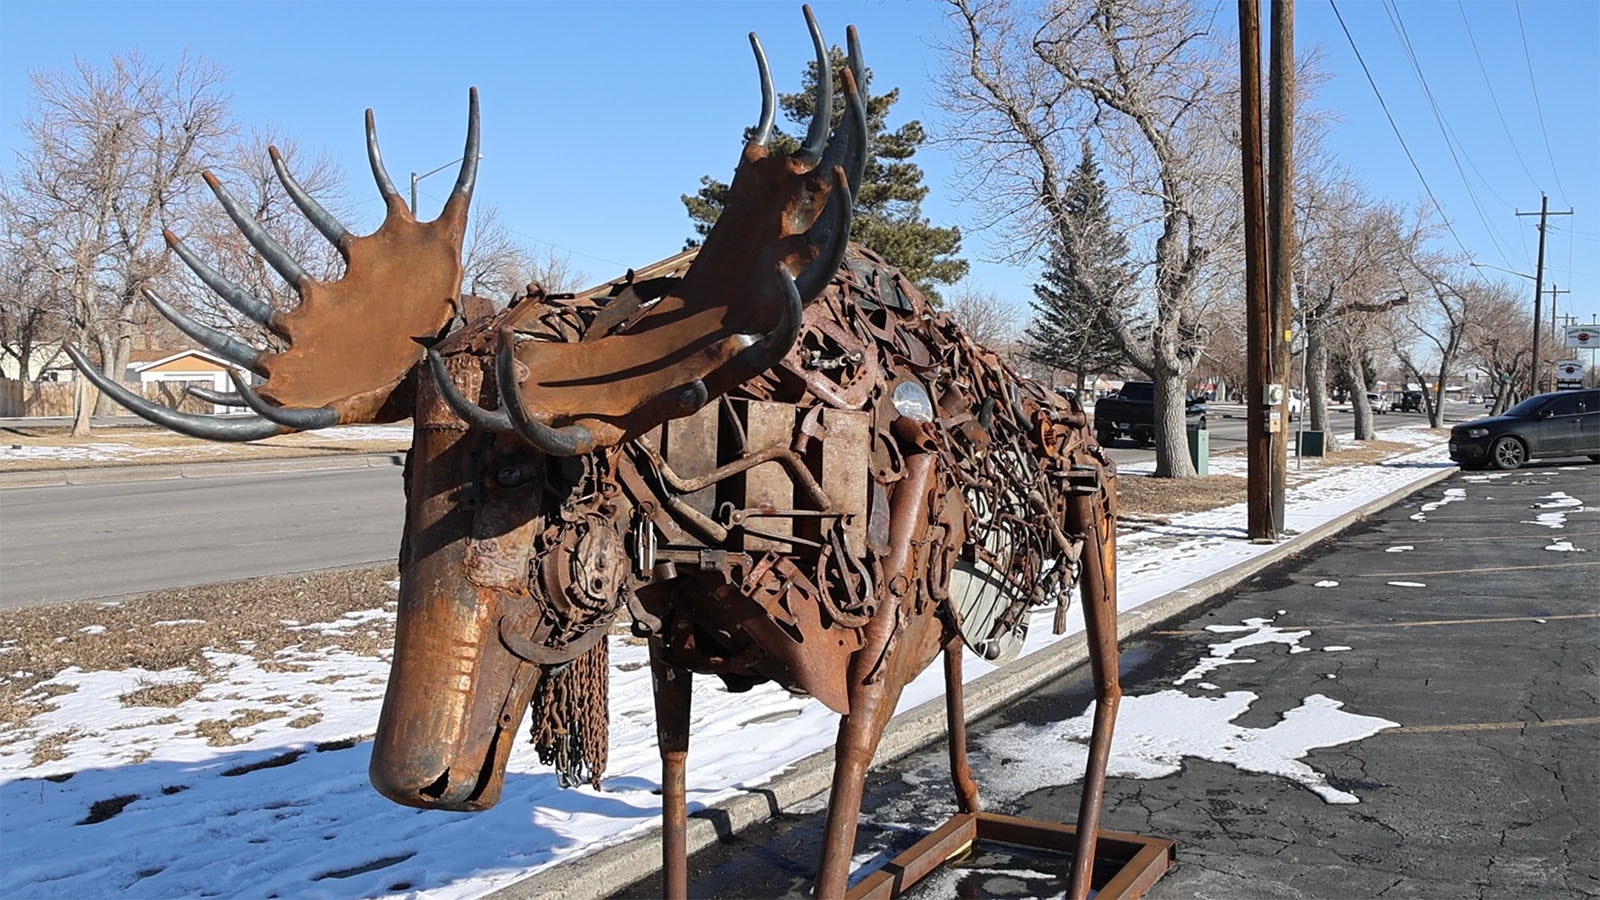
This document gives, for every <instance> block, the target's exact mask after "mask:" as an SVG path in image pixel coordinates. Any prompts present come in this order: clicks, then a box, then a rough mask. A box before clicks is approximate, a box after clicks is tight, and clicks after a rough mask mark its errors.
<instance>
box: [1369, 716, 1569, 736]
mask: <svg viewBox="0 0 1600 900" xmlns="http://www.w3.org/2000/svg"><path fill="white" fill-rule="evenodd" d="M1569 725H1600V716H1578V717H1576V718H1572V719H1545V720H1543V721H1538V720H1535V721H1531V722H1462V723H1460V724H1457V725H1401V726H1399V727H1398V728H1385V729H1384V730H1383V731H1381V732H1379V733H1380V734H1448V733H1450V732H1455V731H1461V732H1467V731H1526V730H1528V729H1529V728H1564V727H1567V726H1569Z"/></svg>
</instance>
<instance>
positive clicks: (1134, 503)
mask: <svg viewBox="0 0 1600 900" xmlns="http://www.w3.org/2000/svg"><path fill="white" fill-rule="evenodd" d="M1244 499H1245V480H1244V479H1243V478H1240V477H1239V476H1237V475H1204V476H1201V477H1199V478H1151V477H1149V476H1144V475H1133V476H1130V475H1122V476H1119V477H1118V478H1117V513H1118V515H1119V516H1121V517H1123V518H1127V519H1130V520H1131V519H1150V518H1159V517H1163V516H1169V515H1175V514H1177V513H1186V512H1199V511H1200V510H1203V509H1216V508H1217V507H1219V506H1228V505H1230V504H1233V503H1240V502H1243V500H1244Z"/></svg>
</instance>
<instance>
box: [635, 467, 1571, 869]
mask: <svg viewBox="0 0 1600 900" xmlns="http://www.w3.org/2000/svg"><path fill="white" fill-rule="evenodd" d="M1597 598H1600V466H1596V465H1583V464H1575V465H1574V464H1568V465H1561V466H1538V467H1531V468H1528V469H1525V470H1521V471H1517V472H1511V473H1462V474H1458V475H1456V476H1454V477H1452V478H1450V479H1447V480H1445V481H1443V482H1440V483H1438V484H1436V485H1434V486H1432V487H1429V488H1426V489H1424V490H1422V491H1419V492H1418V493H1416V494H1413V495H1411V496H1410V497H1408V498H1407V499H1406V500H1404V501H1403V502H1401V503H1400V504H1398V505H1396V506H1393V507H1391V508H1389V509H1387V510H1384V511H1382V512H1380V513H1377V514H1375V515H1374V516H1372V517H1371V518H1369V519H1367V520H1366V521H1364V522H1362V523H1360V524H1358V525H1356V526H1354V527H1352V528H1350V529H1348V530H1346V531H1345V532H1343V533H1342V534H1340V535H1338V536H1337V537H1335V538H1331V539H1329V540H1326V541H1324V542H1322V543H1320V544H1318V545H1315V546H1313V547H1312V548H1310V549H1308V550H1307V551H1306V552H1304V553H1302V554H1300V555H1298V556H1295V557H1293V558H1291V559H1289V560H1287V561H1286V562H1284V563H1282V564H1280V565H1278V566H1275V567H1273V568H1271V569H1268V570H1266V571H1264V572H1262V573H1261V574H1260V575H1258V576H1257V577H1256V578H1254V579H1252V580H1251V581H1248V582H1246V583H1245V584H1243V585H1241V586H1239V587H1238V588H1235V589H1233V590H1231V591H1229V592H1227V593H1224V594H1222V595H1219V596H1218V597H1216V598H1214V599H1213V600H1212V601H1211V602H1209V603H1207V604H1205V605H1203V606H1201V607H1198V608H1196V609H1194V610H1191V611H1190V612H1188V613H1185V614H1184V615H1182V616H1180V617H1179V618H1177V619H1174V620H1172V621H1170V622H1168V623H1164V624H1163V625H1162V626H1159V627H1158V628H1157V629H1155V630H1154V631H1151V632H1147V633H1145V634H1144V635H1142V636H1141V637H1139V638H1137V639H1135V640H1133V641H1128V642H1125V645H1124V648H1123V659H1122V670H1123V689H1124V694H1125V697H1127V698H1134V697H1140V696H1145V695H1153V694H1157V693H1160V692H1170V691H1181V692H1183V693H1184V694H1186V695H1189V696H1190V697H1194V698H1207V697H1210V698H1217V697H1222V696H1224V695H1232V694H1234V693H1235V692H1248V693H1249V694H1252V695H1254V698H1253V699H1252V700H1251V701H1250V704H1249V706H1248V709H1247V710H1246V711H1245V712H1243V713H1242V714H1240V715H1237V716H1235V717H1234V718H1233V719H1232V722H1231V724H1232V725H1233V726H1236V727H1238V728H1241V729H1245V733H1246V734H1247V735H1264V734H1266V733H1267V732H1268V731H1269V730H1271V731H1273V732H1274V733H1276V734H1278V735H1279V736H1280V737H1281V736H1283V735H1286V734H1287V735H1292V734H1293V729H1294V728H1298V727H1300V726H1298V725H1297V724H1296V723H1295V722H1286V721H1285V719H1284V717H1285V714H1287V713H1289V712H1290V711H1294V710H1298V709H1300V708H1302V707H1304V706H1305V705H1307V698H1308V697H1312V696H1314V695H1321V696H1323V697H1326V698H1329V699H1331V700H1332V701H1335V702H1337V703H1338V704H1340V705H1341V707H1340V710H1339V711H1338V713H1335V715H1342V714H1350V715H1352V716H1366V717H1377V718H1379V719H1383V720H1388V721H1390V722H1393V723H1397V726H1394V727H1386V728H1383V729H1382V730H1378V731H1377V733H1376V734H1371V735H1370V736H1367V737H1364V738H1361V739H1357V740H1351V741H1347V742H1344V743H1337V744H1333V745H1331V746H1313V748H1312V749H1311V750H1309V751H1308V752H1305V753H1304V755H1303V756H1301V757H1300V758H1299V762H1300V763H1302V764H1304V766H1308V767H1309V769H1310V770H1312V772H1313V773H1314V775H1315V776H1317V777H1320V779H1322V784H1323V786H1324V787H1326V788H1327V789H1331V790H1332V791H1335V792H1343V793H1345V794H1348V795H1353V796H1354V797H1355V798H1356V800H1357V801H1358V802H1355V803H1330V802H1327V801H1325V800H1324V799H1323V798H1322V796H1319V794H1318V793H1316V792H1314V791H1313V790H1311V789H1309V788H1308V786H1307V785H1306V784H1304V783H1302V782H1300V781H1296V780H1291V779H1290V778H1288V777H1284V776H1283V775H1281V774H1268V773H1266V772H1260V771H1244V770H1243V769H1241V768H1238V767H1236V766H1234V765H1230V764H1226V763H1223V762H1218V761H1215V760H1213V759H1206V758H1201V756H1197V755H1188V754H1185V755H1182V756H1181V760H1180V761H1179V762H1178V765H1177V766H1176V771H1175V772H1174V773H1172V774H1166V775H1162V776H1160V777H1138V778H1136V777H1126V776H1115V777H1112V778H1110V779H1109V780H1108V782H1107V787H1106V812H1105V819H1104V822H1103V827H1104V828H1107V829H1110V830H1115V831H1123V832H1133V833H1137V834H1144V835H1152V836H1159V837H1165V838H1168V839H1171V840H1173V841H1175V842H1176V846H1177V857H1178V862H1177V864H1176V866H1175V867H1174V868H1173V869H1171V870H1170V871H1169V872H1168V873H1167V874H1166V875H1165V876H1164V877H1163V878H1162V879H1161V880H1160V881H1159V882H1157V883H1156V885H1155V887H1154V888H1153V889H1152V890H1151V892H1150V893H1149V894H1148V896H1150V897H1152V898H1156V900H1161V898H1357V897H1384V898H1423V897H1426V898H1452V900H1454V898H1564V897H1600V602H1597ZM1251 620H1261V622H1260V623H1258V625H1257V627H1258V628H1262V629H1266V630H1265V631H1263V632H1262V633H1268V632H1270V633H1273V634H1282V633H1287V632H1295V633H1297V632H1306V634H1304V635H1302V636H1298V637H1295V636H1292V635H1291V638H1292V639H1282V640H1272V641H1264V642H1261V643H1256V644H1251V645H1248V646H1243V647H1241V648H1239V649H1237V650H1236V651H1235V652H1234V656H1233V659H1234V660H1235V661H1242V660H1250V662H1249V663H1248V664H1233V665H1222V666H1218V667H1216V668H1212V669H1210V670H1209V671H1207V672H1205V674H1204V675H1203V677H1200V678H1198V679H1190V680H1187V681H1185V682H1184V683H1183V684H1175V682H1177V681H1178V679H1179V678H1180V677H1181V676H1182V675H1183V674H1184V673H1186V672H1189V671H1191V670H1192V669H1193V668H1194V667H1195V665H1196V663H1198V662H1199V661H1200V660H1201V659H1202V658H1205V657H1207V656H1208V655H1210V654H1211V653H1212V652H1213V651H1212V648H1213V647H1216V646H1218V645H1220V644H1223V643H1225V642H1227V641H1229V640H1230V639H1233V638H1235V637H1237V636H1238V635H1239V634H1240V629H1239V626H1240V625H1241V623H1246V622H1249V621H1251ZM1208 629H1211V630H1208ZM1222 629H1230V630H1222ZM1305 651H1323V652H1305ZM1180 699H1182V698H1180ZM1091 700H1092V694H1091V692H1090V689H1089V684H1088V675H1087V670H1073V671H1071V672H1068V673H1066V674H1065V675H1063V676H1062V677H1061V678H1059V679H1057V680H1056V681H1055V682H1053V683H1052V684H1051V685H1049V686H1047V687H1046V688H1044V689H1042V690H1039V691H1036V692H1034V693H1033V694H1031V695H1029V696H1027V697H1025V698H1023V699H1021V700H1019V701H1017V702H1015V703H1013V704H1011V705H1010V706H1008V707H1007V708H1005V709H1004V710H1003V711H1001V712H999V713H996V714H993V715H991V716H988V717H986V718H984V719H982V720H979V721H977V722H975V723H973V725H972V726H971V741H970V743H971V745H972V747H973V768H974V771H975V775H976V777H977V780H978V783H979V785H980V787H981V788H983V790H984V799H985V808H987V809H990V810H993V811H996V812H1003V813H1009V814H1013V815H1021V816H1027V817H1033V818H1040V819H1045V820H1050V821H1071V820H1073V819H1074V818H1075V817H1076V814H1077V803H1078V795H1079V785H1078V784H1077V783H1076V779H1077V777H1078V775H1079V771H1078V770H1079V768H1080V767H1081V763H1079V762H1076V760H1077V759H1079V758H1080V756H1081V753H1079V752H1077V751H1076V750H1074V752H1067V751H1066V750H1063V749H1062V747H1063V746H1064V745H1062V744H1060V743H1059V741H1057V742H1055V743H1056V746H1051V744H1052V741H1050V740H1046V739H1043V738H1040V739H1037V740H1034V741H1032V742H1031V743H1029V742H1026V741H1025V742H1023V743H1022V744H1021V746H1023V747H1028V748H1030V749H1029V750H1024V751H1021V752H1018V751H1017V750H1015V749H1014V748H1016V747H1017V746H1019V745H1018V743H1017V742H1016V741H1012V742H1010V743H1008V744H1004V745H1003V746H1007V747H1011V748H1013V749H1011V750H1004V751H1002V750H997V749H994V748H997V747H1001V746H1002V743H1001V742H1000V741H999V740H998V737H999V736H1000V735H1002V734H1004V733H1006V730H1007V729H1013V732H1014V730H1015V729H1017V728H1019V727H1021V728H1034V729H1045V730H1043V731H1038V732H1037V733H1038V734H1040V735H1046V734H1049V731H1048V729H1050V728H1053V727H1057V726H1059V725H1060V723H1062V722H1063V720H1067V719H1070V718H1073V717H1076V716H1078V715H1080V714H1081V713H1082V712H1083V711H1084V709H1085V707H1086V706H1087V705H1088V704H1089V702H1090V701H1091ZM1124 702H1125V704H1127V703H1129V702H1130V701H1128V700H1125V701H1124ZM1129 708H1130V707H1129V706H1127V705H1125V706H1124V707H1123V709H1124V713H1123V717H1124V719H1127V718H1128V710H1129ZM1024 733H1026V734H1030V735H1031V734H1034V733H1035V732H1031V731H1030V732H1024ZM1140 743H1141V740H1140V736H1138V735H1129V734H1127V733H1126V729H1125V730H1124V731H1123V732H1119V741H1118V742H1117V749H1116V751H1115V754H1117V755H1121V754H1123V753H1125V752H1132V753H1135V754H1136V753H1137V752H1138V749H1139V748H1138V745H1139V744H1140ZM1291 743H1292V741H1291ZM1308 743H1309V744H1314V743H1315V742H1314V741H1311V742H1308ZM991 745H992V746H991ZM1130 747H1131V749H1129V748H1130ZM691 754H692V751H691ZM1202 755H1203V754H1202ZM1058 757H1066V759H1062V758H1058ZM1113 766H1114V767H1115V766H1116V762H1115V760H1114V762H1113ZM1147 774H1148V773H1147ZM948 785H949V781H948V766H947V763H946V761H945V750H944V746H943V744H942V742H940V743H936V744H934V745H932V746H930V747H927V748H924V749H923V750H920V751H917V752H915V753H912V754H911V755H909V756H907V757H905V758H903V759H901V760H898V761H895V762H893V763H890V764H888V765H886V766H883V767H881V768H879V769H878V770H876V771H875V772H874V773H873V775H872V776H871V777H870V778H869V781H868V791H867V797H866V800H865V803H864V810H865V812H864V814H863V822H862V826H861V831H860V834H859V836H858V839H857V843H856V849H857V854H858V856H857V864H858V866H866V867H877V866H879V865H881V864H882V863H883V862H884V861H886V860H888V859H890V858H892V857H893V856H894V855H895V854H896V853H898V852H900V851H901V850H903V849H905V848H906V847H909V846H910V845H911V844H912V843H914V842H915V840H916V839H917V838H918V837H920V836H921V834H922V833H924V832H926V831H927V830H929V829H931V828H934V827H936V826H937V825H938V824H940V823H941V822H942V821H943V819H944V817H945V816H947V815H949V813H950V812H952V811H953V809H954V805H953V800H952V799H951V794H950V790H949V786H948ZM824 806H825V797H818V798H814V799H813V800H811V801H808V802H807V803H805V804H802V805H801V806H800V807H797V808H795V809H793V810H791V811H789V812H785V813H782V814H780V815H779V816H777V817H776V818H775V819H774V820H773V821H772V822H770V823H766V824H763V825H759V826H755V827H752V828H749V829H746V830H744V831H742V832H740V833H738V834H736V835H727V836H725V837H724V839H723V840H722V841H721V842H720V843H719V844H718V845H715V846H713V847H710V848H708V849H707V850H705V851H703V852H701V853H699V854H696V855H695V856H694V857H692V858H691V861H690V893H691V895H692V896H695V897H805V896H808V895H809V883H810V878H811V875H812V869H813V867H814V865H815V860H816V859H817V852H818V847H817V844H818V839H819V834H820V830H821V823H822V813H821V811H822V810H823V808H824ZM1068 865H1069V861H1068V860H1067V859H1066V858H1064V857H1061V856H1054V855H1051V854H1046V853H1039V852H1034V851H1028V850H1022V849H1020V848H1008V847H1003V846H995V845H989V844H983V845H980V846H979V847H977V848H975V851H974V852H973V853H972V854H971V855H970V856H969V857H967V858H966V859H963V860H960V861H957V862H954V863H952V864H951V865H949V866H947V867H945V868H944V869H942V870H941V871H939V872H937V873H935V874H934V875H932V876H930V877H929V878H928V879H927V880H925V881H924V882H923V883H922V884H921V885H919V886H918V887H917V888H915V889H914V890H913V892H912V893H911V894H910V895H909V896H913V897H922V898H934V897H1048V896H1060V895H1061V894H1062V892H1063V891H1064V889H1065V878H1066V872H1067V869H1068ZM659 890H660V889H659V886H658V883H657V882H656V881H655V880H653V879H652V880H648V881H646V882H643V883H640V884H637V885H634V886H633V887H632V888H630V889H629V890H627V891H624V892H622V893H620V894H617V895H616V896H618V897H653V896H659Z"/></svg>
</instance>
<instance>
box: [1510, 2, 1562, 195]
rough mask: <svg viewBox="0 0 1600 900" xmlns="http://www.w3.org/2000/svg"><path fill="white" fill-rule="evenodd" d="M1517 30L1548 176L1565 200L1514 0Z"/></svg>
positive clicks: (1531, 63)
mask: <svg viewBox="0 0 1600 900" xmlns="http://www.w3.org/2000/svg"><path fill="white" fill-rule="evenodd" d="M1516 7H1517V30H1518V31H1520V32H1522V58H1523V59H1524V60H1527V63H1528V84H1529V85H1530V86H1532V87H1533V109H1534V111H1535V112H1537V113H1538V114H1539V133H1540V134H1542V135H1544V152H1545V155H1546V156H1548V157H1549V158H1550V174H1551V175H1554V176H1555V179H1556V189H1557V190H1559V191H1560V192H1561V199H1563V200H1565V199H1567V189H1566V188H1565V187H1563V186H1562V184H1561V173H1560V172H1559V171H1557V169H1556V155H1555V153H1553V152H1552V151H1551V150H1550V129H1548V128H1546V127H1545V125H1544V104H1543V103H1541V102H1540V101H1539V82H1537V81H1535V80H1534V77H1533V54H1531V53H1529V52H1528V30H1527V29H1526V28H1524V27H1523V25H1522V0H1516Z"/></svg>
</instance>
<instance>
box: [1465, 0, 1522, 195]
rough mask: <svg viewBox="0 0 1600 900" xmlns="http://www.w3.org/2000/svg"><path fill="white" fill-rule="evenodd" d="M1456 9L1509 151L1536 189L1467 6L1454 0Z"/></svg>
mask: <svg viewBox="0 0 1600 900" xmlns="http://www.w3.org/2000/svg"><path fill="white" fill-rule="evenodd" d="M1456 9H1458V10H1460V11H1461V24H1462V25H1463V26H1465V27H1466V29H1467V42H1468V43H1470V44H1471V45H1472V55H1473V57H1475V58H1476V59H1477V60H1478V71H1479V72H1480V73H1482V75H1483V85H1484V87H1486V88H1488V89H1489V102H1491V103H1493V104H1494V114H1495V115H1496V116H1499V117H1500V128H1501V129H1502V130H1503V131H1505V133H1506V141H1507V142H1509V143H1510V144H1511V152H1512V153H1513V154H1515V155H1516V157H1517V164H1518V165H1520V166H1522V174H1524V175H1526V176H1528V182H1529V183H1530V184H1532V185H1533V188H1534V190H1538V189H1539V179H1537V178H1534V177H1533V172H1532V171H1531V170H1529V169H1528V163H1527V160H1524V159H1523V158H1522V150H1521V149H1520V148H1518V147H1517V141H1516V138H1513V137H1512V136H1511V126H1510V125H1508V124H1506V114H1505V113H1503V112H1501V111H1500V98H1498V97H1496V96H1495V95H1494V80H1493V79H1491V78H1490V77H1489V69H1488V67H1486V66H1485V65H1484V64H1483V54H1481V53H1479V52H1478V39H1477V38H1475V37H1473V36H1472V23H1470V22H1468V21H1467V8H1466V6H1465V5H1463V4H1462V2H1461V0H1456ZM1495 196H1499V195H1498V194H1496V195H1495Z"/></svg>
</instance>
